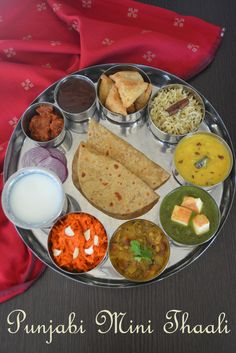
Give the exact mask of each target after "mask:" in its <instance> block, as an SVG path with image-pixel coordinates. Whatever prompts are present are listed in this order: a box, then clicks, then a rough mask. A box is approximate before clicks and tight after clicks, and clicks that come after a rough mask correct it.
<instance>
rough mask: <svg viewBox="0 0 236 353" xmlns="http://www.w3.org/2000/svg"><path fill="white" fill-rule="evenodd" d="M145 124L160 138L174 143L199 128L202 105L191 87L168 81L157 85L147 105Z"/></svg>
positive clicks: (203, 109) (203, 111) (203, 113)
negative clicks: (155, 91) (165, 84)
mask: <svg viewBox="0 0 236 353" xmlns="http://www.w3.org/2000/svg"><path fill="white" fill-rule="evenodd" d="M148 114H149V121H148V125H149V128H150V129H151V131H152V133H153V134H154V135H155V136H156V137H157V138H158V139H160V140H161V141H164V142H168V143H173V144H174V143H178V141H179V140H180V139H181V138H183V137H184V136H186V135H188V134H189V133H192V132H195V131H197V130H198V129H199V126H200V124H201V123H202V121H203V119H204V117H205V105H204V102H203V100H202V98H201V97H200V95H199V94H198V93H197V92H196V91H195V90H194V89H192V88H191V87H189V86H185V85H181V84H172V85H167V86H163V87H161V88H160V89H159V90H158V91H157V93H156V94H155V95H154V96H153V97H152V99H151V100H150V103H149V106H148Z"/></svg>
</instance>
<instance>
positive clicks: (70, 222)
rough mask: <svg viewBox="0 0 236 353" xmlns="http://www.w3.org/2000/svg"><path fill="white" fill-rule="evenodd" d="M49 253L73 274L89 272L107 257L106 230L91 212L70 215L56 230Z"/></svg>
mask: <svg viewBox="0 0 236 353" xmlns="http://www.w3.org/2000/svg"><path fill="white" fill-rule="evenodd" d="M49 250H50V253H51V256H52V258H53V259H54V261H55V263H56V264H57V265H58V266H59V267H61V268H63V269H65V270H67V271H70V272H88V271H90V270H92V269H93V268H95V267H96V266H97V265H98V264H99V263H100V262H101V261H102V260H103V258H104V256H105V254H106V251H107V235H106V231H105V229H104V227H103V225H102V224H101V223H100V222H99V221H98V220H97V219H96V218H95V217H93V216H91V215H89V214H87V213H70V214H68V215H66V216H64V217H62V218H61V219H59V220H58V221H57V222H56V223H55V224H54V226H53V227H52V229H51V232H50V234H49Z"/></svg>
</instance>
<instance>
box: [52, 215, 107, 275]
mask: <svg viewBox="0 0 236 353" xmlns="http://www.w3.org/2000/svg"><path fill="white" fill-rule="evenodd" d="M70 214H86V215H88V216H91V217H93V218H95V219H96V220H97V221H98V222H99V223H100V224H101V225H102V226H103V224H102V223H101V222H100V221H99V220H98V219H97V218H96V217H94V216H92V215H91V214H89V213H87V212H79V211H78V212H70V213H66V214H64V215H63V216H62V217H60V218H58V219H57V221H56V222H55V223H54V225H53V226H52V228H51V230H50V232H49V234H48V240H47V251H48V255H49V257H50V259H51V261H52V263H53V264H54V265H55V266H56V268H58V269H59V270H60V271H62V272H64V273H66V274H69V275H83V274H88V273H90V272H91V271H93V270H95V269H97V268H99V267H100V266H102V264H104V262H105V261H106V260H107V252H108V237H107V233H106V230H105V227H104V226H103V228H104V230H105V233H106V238H107V248H106V251H105V254H104V256H103V258H102V259H101V261H100V262H99V263H98V264H97V266H95V267H93V268H92V269H90V270H89V271H80V272H79V271H75V270H74V271H70V270H68V269H66V268H63V267H60V266H59V265H58V264H57V263H56V261H55V260H54V257H53V254H52V249H51V240H50V239H51V232H52V229H53V227H54V226H55V225H56V224H57V223H60V222H61V221H63V219H64V218H65V217H67V216H68V215H70Z"/></svg>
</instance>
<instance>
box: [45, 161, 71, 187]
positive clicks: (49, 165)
mask: <svg viewBox="0 0 236 353" xmlns="http://www.w3.org/2000/svg"><path fill="white" fill-rule="evenodd" d="M38 167H42V168H46V169H49V170H51V171H52V172H54V173H55V174H56V175H57V176H58V177H59V178H60V179H61V181H62V183H64V181H65V180H66V178H67V176H68V170H67V167H66V166H65V164H63V163H62V162H61V161H59V159H57V158H54V157H52V156H49V157H47V158H46V159H43V160H42V161H41V162H40V163H39V164H38Z"/></svg>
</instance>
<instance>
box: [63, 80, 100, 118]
mask: <svg viewBox="0 0 236 353" xmlns="http://www.w3.org/2000/svg"><path fill="white" fill-rule="evenodd" d="M95 99H96V90H95V87H94V84H93V82H92V81H91V80H90V79H88V78H87V77H85V76H82V75H72V76H69V77H67V78H66V79H64V80H62V81H61V83H60V84H59V86H58V91H57V94H56V101H57V103H58V105H59V106H60V108H61V109H63V110H64V111H65V112H68V113H71V114H76V113H82V112H84V111H86V110H88V109H89V108H90V107H91V106H92V105H93V103H94V101H95Z"/></svg>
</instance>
